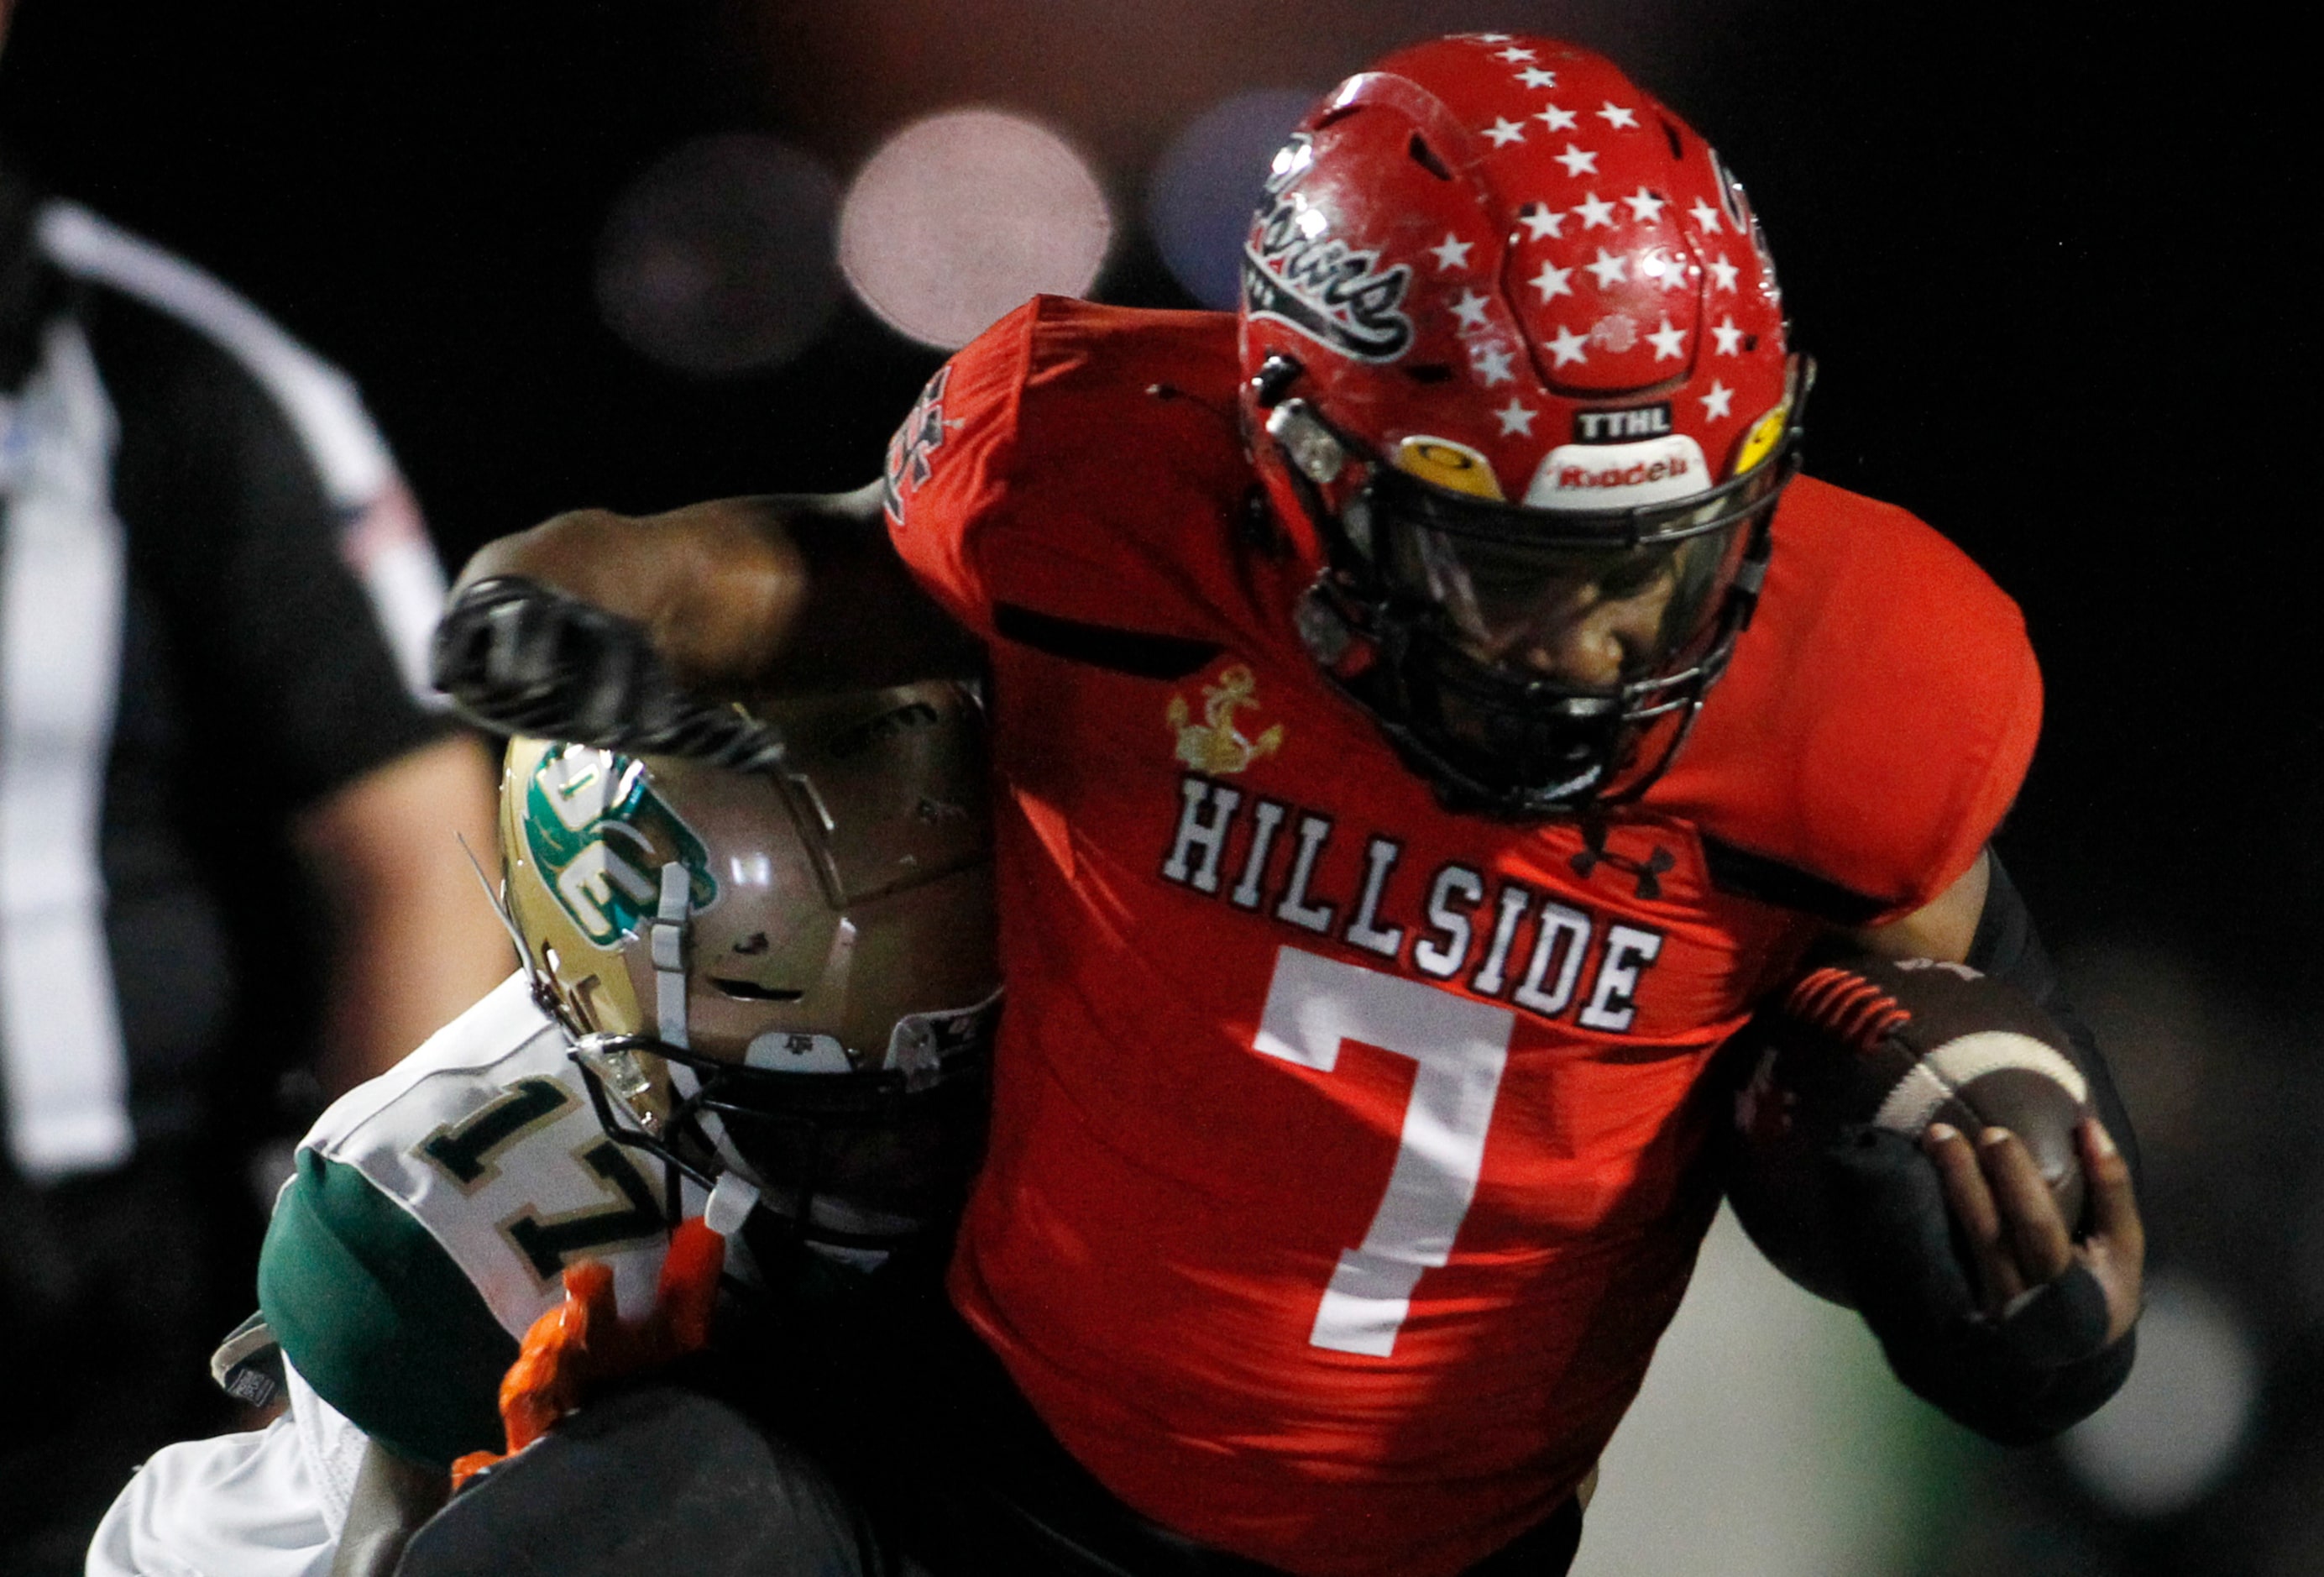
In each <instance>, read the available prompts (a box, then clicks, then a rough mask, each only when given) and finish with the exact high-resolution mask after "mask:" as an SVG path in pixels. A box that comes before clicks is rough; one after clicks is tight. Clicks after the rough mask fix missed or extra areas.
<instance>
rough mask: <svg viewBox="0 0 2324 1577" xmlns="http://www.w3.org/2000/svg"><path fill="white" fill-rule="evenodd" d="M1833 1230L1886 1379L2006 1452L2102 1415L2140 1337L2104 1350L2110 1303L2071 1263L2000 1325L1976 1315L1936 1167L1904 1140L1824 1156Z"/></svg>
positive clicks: (1865, 1131) (1850, 1140)
mask: <svg viewBox="0 0 2324 1577" xmlns="http://www.w3.org/2000/svg"><path fill="white" fill-rule="evenodd" d="M1825 1165H1826V1167H1827V1168H1828V1169H1829V1174H1830V1183H1831V1193H1830V1197H1831V1204H1832V1213H1833V1228H1834V1231H1835V1233H1836V1235H1837V1237H1838V1239H1839V1243H1840V1253H1841V1255H1842V1257H1843V1259H1844V1260H1845V1262H1846V1264H1847V1268H1848V1274H1849V1287H1850V1290H1851V1292H1852V1293H1853V1294H1854V1295H1855V1298H1856V1306H1857V1308H1858V1311H1859V1312H1860V1313H1861V1314H1863V1315H1864V1319H1865V1323H1867V1324H1868V1325H1870V1326H1871V1327H1872V1332H1873V1334H1875V1335H1876V1336H1877V1337H1879V1339H1880V1345H1881V1348H1882V1350H1883V1351H1886V1354H1887V1355H1888V1364H1889V1367H1890V1368H1891V1369H1895V1371H1896V1378H1897V1379H1900V1380H1902V1381H1904V1384H1905V1385H1906V1386H1908V1387H1910V1388H1912V1390H1913V1391H1914V1394H1915V1395H1917V1396H1919V1397H1922V1398H1923V1400H1924V1401H1927V1402H1929V1403H1931V1404H1932V1405H1933V1406H1937V1407H1939V1408H1941V1410H1943V1411H1944V1412H1945V1413H1946V1414H1947V1415H1948V1416H1950V1417H1952V1418H1953V1419H1955V1420H1956V1421H1957V1422H1959V1423H1961V1424H1963V1425H1967V1426H1968V1427H1969V1428H1971V1429H1974V1430H1976V1431H1977V1432H1978V1434H1982V1435H1984V1436H1986V1437H1987V1439H1989V1440H1995V1441H1998V1442H2000V1443H2002V1444H2004V1445H2028V1444H2032V1443H2034V1442H2036V1441H2042V1440H2047V1439H2049V1438H2050V1437H2051V1436H2052V1435H2053V1434H2057V1433H2058V1432H2059V1431H2061V1430H2062V1429H2065V1428H2067V1427H2068V1426H2069V1425H2074V1424H2078V1423H2080V1421H2081V1420H2082V1419H2084V1418H2087V1417H2088V1416H2089V1415H2090V1414H2092V1413H2094V1412H2096V1411H2097V1410H2098V1408H2099V1407H2100V1406H2103V1405H2104V1404H2105V1402H2106V1400H2107V1397H2111V1396H2113V1395H2114V1394H2115V1392H2116V1390H2117V1389H2119V1388H2121V1385H2122V1382H2123V1380H2124V1379H2126V1378H2127V1377H2128V1375H2129V1373H2130V1366H2131V1361H2132V1359H2133V1358H2134V1357H2135V1353H2136V1351H2137V1342H2138V1333H2137V1332H2136V1331H2135V1329H2134V1330H2132V1331H2130V1332H2127V1333H2125V1334H2124V1335H2123V1337H2122V1339H2121V1340H2120V1341H2118V1342H2115V1343H2114V1344H2113V1345H2112V1346H2108V1345H2107V1341H2106V1333H2107V1305H2106V1295H2105V1293H2104V1292H2102V1291H2101V1290H2100V1289H2099V1286H2098V1278H2097V1277H2094V1276H2092V1275H2091V1274H2090V1272H2089V1269H2088V1268H2085V1267H2084V1266H2081V1265H2079V1264H2077V1265H2072V1266H2070V1267H2068V1268H2067V1269H2066V1271H2065V1272H2064V1273H2063V1274H2062V1275H2061V1276H2059V1277H2056V1278H2055V1279H2053V1280H2052V1281H2049V1282H2046V1283H2044V1284H2043V1285H2042V1286H2038V1287H2035V1288H2033V1290H2032V1291H2030V1292H2028V1293H2026V1294H2025V1295H2024V1296H2023V1297H2022V1298H2020V1299H2019V1300H2018V1301H2017V1302H2016V1304H2015V1305H2012V1306H2011V1307H2010V1308H2009V1309H2008V1310H2007V1311H2006V1313H2005V1314H2003V1315H2002V1316H2001V1317H2000V1318H1998V1319H1994V1318H1989V1317H1987V1315H1986V1314H1984V1313H1983V1312H1982V1311H1981V1310H1980V1309H1979V1308H1978V1299H1977V1293H1976V1288H1975V1286H1973V1285H1972V1282H1971V1278H1970V1275H1969V1270H1968V1268H1967V1267H1966V1265H1965V1264H1964V1263H1963V1261H1962V1259H1961V1258H1960V1255H1959V1254H1958V1253H1957V1252H1956V1251H1955V1250H1954V1247H1953V1240H1952V1225H1951V1218H1950V1213H1949V1212H1948V1211H1947V1210H1946V1208H1945V1197H1944V1189H1943V1185H1941V1183H1940V1181H1939V1180H1938V1176H1937V1169H1936V1167H1934V1166H1932V1164H1931V1163H1930V1161H1929V1158H1928V1157H1926V1156H1924V1155H1923V1154H1922V1153H1921V1148H1920V1147H1919V1146H1918V1145H1916V1144H1914V1142H1913V1141H1912V1140H1911V1139H1907V1138H1905V1137H1904V1135H1903V1134H1899V1133H1892V1132H1890V1131H1888V1130H1886V1129H1880V1128H1874V1127H1870V1126H1863V1127H1857V1128H1852V1129H1850V1130H1848V1131H1847V1132H1846V1133H1844V1134H1843V1135H1842V1136H1841V1139H1840V1142H1839V1143H1838V1144H1836V1145H1834V1146H1833V1147H1832V1148H1831V1150H1830V1151H1828V1152H1827V1153H1826V1156H1825Z"/></svg>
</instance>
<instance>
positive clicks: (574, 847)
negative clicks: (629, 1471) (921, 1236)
mask: <svg viewBox="0 0 2324 1577" xmlns="http://www.w3.org/2000/svg"><path fill="white" fill-rule="evenodd" d="M759 715H761V718H762V720H763V721H765V722H766V723H768V724H770V725H771V726H772V727H773V728H774V729H775V730H777V731H778V733H779V736H780V738H781V740H782V742H783V759H782V761H781V763H780V764H779V766H777V767H775V768H773V769H771V770H766V771H756V772H748V773H744V772H737V771H732V770H726V769H724V768H720V767H716V766H712V765H709V764H706V763H704V762H699V761H688V760H685V759H682V758H678V757H669V756H627V755H622V754H620V753H617V752H610V751H604V750H598V749H594V748H592V747H589V746H586V745H576V744H566V743H558V742H550V741H546V740H539V739H526V738H519V739H516V740H514V741H512V742H511V743H510V745H509V751H508V758H507V765H506V769H505V771H504V773H503V779H502V784H501V843H502V851H503V873H504V889H503V890H504V894H505V901H506V907H507V912H508V916H509V919H510V922H511V926H512V929H513V930H514V932H515V933H516V937H517V941H518V945H519V947H520V948H521V950H522V952H523V954H524V956H525V960H526V964H527V966H528V967H529V968H530V971H531V973H532V976H533V982H534V990H535V994H536V995H537V996H538V997H539V999H540V1001H541V1002H542V1004H543V1006H544V1007H545V1008H546V1009H547V1010H549V1012H551V1013H552V1014H553V1015H554V1016H555V1017H556V1018H557V1019H558V1020H559V1021H560V1022H561V1023H562V1024H563V1025H564V1026H565V1028H566V1029H567V1032H568V1033H569V1034H570V1035H571V1036H572V1037H573V1039H574V1056H575V1060H576V1062H577V1063H578V1064H579V1065H580V1066H581V1068H582V1070H583V1072H584V1074H585V1076H586V1078H587V1080H588V1082H589V1084H590V1089H591V1094H592V1097H593V1098H594V1099H595V1101H596V1102H597V1106H598V1115H599V1117H600V1119H601V1120H604V1123H605V1125H606V1128H607V1130H608V1131H609V1132H610V1133H612V1134H613V1137H614V1138H615V1139H619V1140H621V1141H622V1143H624V1144H627V1145H631V1146H633V1147H635V1148H642V1149H645V1150H649V1151H650V1152H651V1153H653V1154H654V1155H656V1156H658V1157H660V1159H661V1160H662V1161H663V1162H664V1164H665V1165H666V1166H667V1167H669V1168H671V1169H672V1170H673V1171H674V1172H676V1173H678V1174H681V1175H683V1176H687V1177H690V1178H692V1179H693V1180H694V1181H695V1182H696V1184H698V1185H701V1186H703V1187H705V1188H711V1189H714V1190H717V1191H720V1192H723V1193H724V1194H726V1195H727V1196H728V1197H729V1198H732V1197H733V1196H734V1195H735V1194H738V1193H739V1194H741V1195H742V1198H743V1199H744V1200H745V1201H746V1204H745V1206H744V1208H745V1209H746V1210H747V1208H748V1204H749V1203H756V1204H759V1205H763V1206H764V1207H766V1209H767V1210H768V1211H769V1212H770V1213H772V1215H773V1216H775V1217H776V1218H779V1219H780V1220H782V1221H785V1222H788V1224H789V1226H790V1227H791V1228H792V1229H793V1230H795V1231H797V1232H798V1234H799V1235H801V1236H803V1237H805V1238H807V1239H808V1240H813V1241H816V1242H820V1243H822V1244H825V1245H826V1246H832V1247H840V1248H843V1249H844V1248H845V1247H849V1246H853V1247H856V1248H860V1249H867V1250H877V1249H880V1248H881V1247H882V1246H885V1245H892V1244H893V1243H894V1242H896V1241H898V1240H901V1239H903V1238H907V1237H909V1236H911V1235H913V1234H915V1233H918V1232H919V1231H923V1230H924V1229H926V1228H928V1227H930V1226H935V1225H938V1224H948V1222H949V1220H950V1218H951V1215H952V1214H953V1213H955V1212H956V1211H957V1209H958V1206H959V1203H960V1201H961V1200H962V1199H963V1198H964V1196H965V1193H966V1185H967V1182H968V1178H969V1176H970V1174H971V1173H972V1172H973V1169H974V1167H975V1165H976V1162H977V1160H978V1159H979V1157H980V1156H981V1153H982V1137H983V1122H984V1113H985V1105H986V1102H985V1096H986V1093H987V1090H988V1084H987V1074H988V1067H989V1057H990V1048H991V1032H992V1027H993V1022H994V1019H995V1018H996V1016H997V1013H998V1009H999V998H1000V970H999V965H998V964H997V963H996V961H995V956H994V935H993V919H992V866H991V857H992V856H991V824H990V818H989V817H988V816H987V814H986V806H985V797H984V783H985V778H984V758H983V752H982V716H981V713H980V709H979V705H978V703H977V699H976V696H975V695H974V693H973V691H972V690H971V689H969V688H968V687H965V686H963V685H959V684H954V683H948V682H935V683H927V684H920V685H913V686H908V687H900V688H897V689H892V690H883V691H880V692H877V693H871V694H858V695H849V696H822V697H816V698H812V699H806V700H787V701H784V702H781V703H779V704H775V705H767V706H764V707H761V708H760V709H759ZM728 1177H734V1178H737V1179H739V1181H740V1183H741V1184H742V1185H743V1186H742V1188H740V1189H738V1188H737V1187H736V1185H734V1184H733V1183H724V1182H723V1181H722V1180H723V1179H725V1178H728ZM675 1180H676V1179H675V1178H673V1179H672V1181H673V1182H675ZM676 1196H677V1190H676V1189H675V1188H672V1189H670V1190H669V1197H672V1198H675V1197H676ZM718 1208H719V1206H718V1205H716V1204H715V1203H714V1205H713V1212H714V1214H715V1213H716V1211H717V1210H718ZM714 1224H715V1223H714Z"/></svg>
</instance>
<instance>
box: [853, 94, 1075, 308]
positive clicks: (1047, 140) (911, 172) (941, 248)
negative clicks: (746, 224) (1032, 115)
mask: <svg viewBox="0 0 2324 1577" xmlns="http://www.w3.org/2000/svg"><path fill="white" fill-rule="evenodd" d="M1112 238H1113V216H1112V213H1111V210H1110V209H1109V208H1107V206H1106V200H1105V193H1104V191H1103V189H1102V187H1101V186H1100V185H1099V182H1098V178H1097V176H1096V174H1095V172H1094V171H1092V170H1091V168H1090V166H1089V164H1088V162H1087V161H1085V160H1084V159H1083V157H1082V156H1081V154H1079V153H1078V152H1075V151H1074V148H1073V146H1072V145H1071V144H1070V143H1067V142H1066V141H1065V139H1064V138H1063V137H1060V136H1059V135H1057V134H1056V133H1055V132H1052V131H1050V130H1049V129H1048V128H1047V127H1046V126H1043V125H1041V124H1038V123H1037V122H1034V121H1031V120H1028V119H1026V118H1025V117H1023V116H1021V115H1010V114H1008V113H1006V112H1005V111H1001V110H997V109H956V110H948V111H945V112H944V113H942V114H938V115H929V116H927V117H926V118H925V119H922V120H918V121H915V122H913V123H912V124H909V125H908V126H906V127H904V128H903V129H902V130H901V131H899V132H898V133H897V134H895V135H894V136H892V137H890V138H889V139H888V141H887V142H886V143H883V144H881V147H880V149H879V151H878V152H874V153H873V154H872V155H871V159H870V160H869V161H866V162H865V164H864V166H863V168H862V171H859V172H858V173H857V175H856V177H855V179H854V180H853V183H851V184H850V186H849V187H848V189H847V196H846V198H845V199H844V201H843V202H842V204H841V206H840V215H839V266H840V269H841V271H842V272H844V274H845V275H846V277H847V282H848V283H849V284H850V285H851V286H853V288H854V291H855V293H856V295H857V296H858V297H860V298H861V299H862V301H863V303H864V305H865V306H867V307H869V308H871V310H872V311H873V312H875V313H877V314H879V316H880V317H881V319H882V320H884V321H885V322H887V323H888V324H889V325H890V327H893V328H895V329H896V330H897V331H898V332H899V333H900V334H904V335H906V336H908V337H911V338H913V339H916V340H918V341H919V342H921V343H922V344H924V345H931V346H937V347H939V348H941V349H947V350H949V349H954V348H957V347H958V346H964V345H966V344H967V343H968V342H969V341H970V340H972V339H973V338H975V337H976V336H977V335H978V334H979V333H981V332H982V330H983V329H984V328H985V327H986V326H987V325H989V324H991V322H992V320H993V319H994V318H999V317H1000V316H1001V315H1002V314H1003V313H1005V312H1007V311H1009V310H1010V309H1012V308H1014V307H1016V306H1017V305H1018V304H1019V302H1021V301H1023V300H1025V299H1026V298H1027V297H1028V296H1031V295H1034V294H1036V293H1038V292H1044V291H1047V292H1054V293H1056V294H1059V295H1068V296H1077V295H1081V294H1083V293H1084V292H1085V291H1088V289H1089V288H1090V286H1091V285H1092V284H1093V282H1094V281H1096V279H1097V274H1098V270H1099V269H1100V268H1101V267H1102V266H1103V264H1104V263H1105V254H1106V250H1107V248H1108V246H1109V245H1110V244H1111V241H1112Z"/></svg>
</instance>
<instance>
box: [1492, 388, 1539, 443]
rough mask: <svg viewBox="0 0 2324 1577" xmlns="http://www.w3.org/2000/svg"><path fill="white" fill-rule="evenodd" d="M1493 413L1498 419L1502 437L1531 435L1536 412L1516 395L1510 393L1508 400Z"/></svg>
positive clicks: (1526, 436) (1527, 436) (1529, 436)
mask: <svg viewBox="0 0 2324 1577" xmlns="http://www.w3.org/2000/svg"><path fill="white" fill-rule="evenodd" d="M1493 414H1494V416H1496V417H1498V418H1499V420H1500V424H1501V436H1502V437H1503V438H1510V437H1513V436H1514V437H1517V438H1531V437H1533V419H1534V416H1535V410H1534V409H1533V407H1532V406H1530V405H1527V404H1526V403H1524V402H1523V401H1520V400H1518V399H1517V396H1516V395H1514V394H1512V395H1510V396H1509V402H1508V404H1507V405H1504V406H1502V407H1501V408H1500V409H1499V410H1496V411H1495V412H1493Z"/></svg>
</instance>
